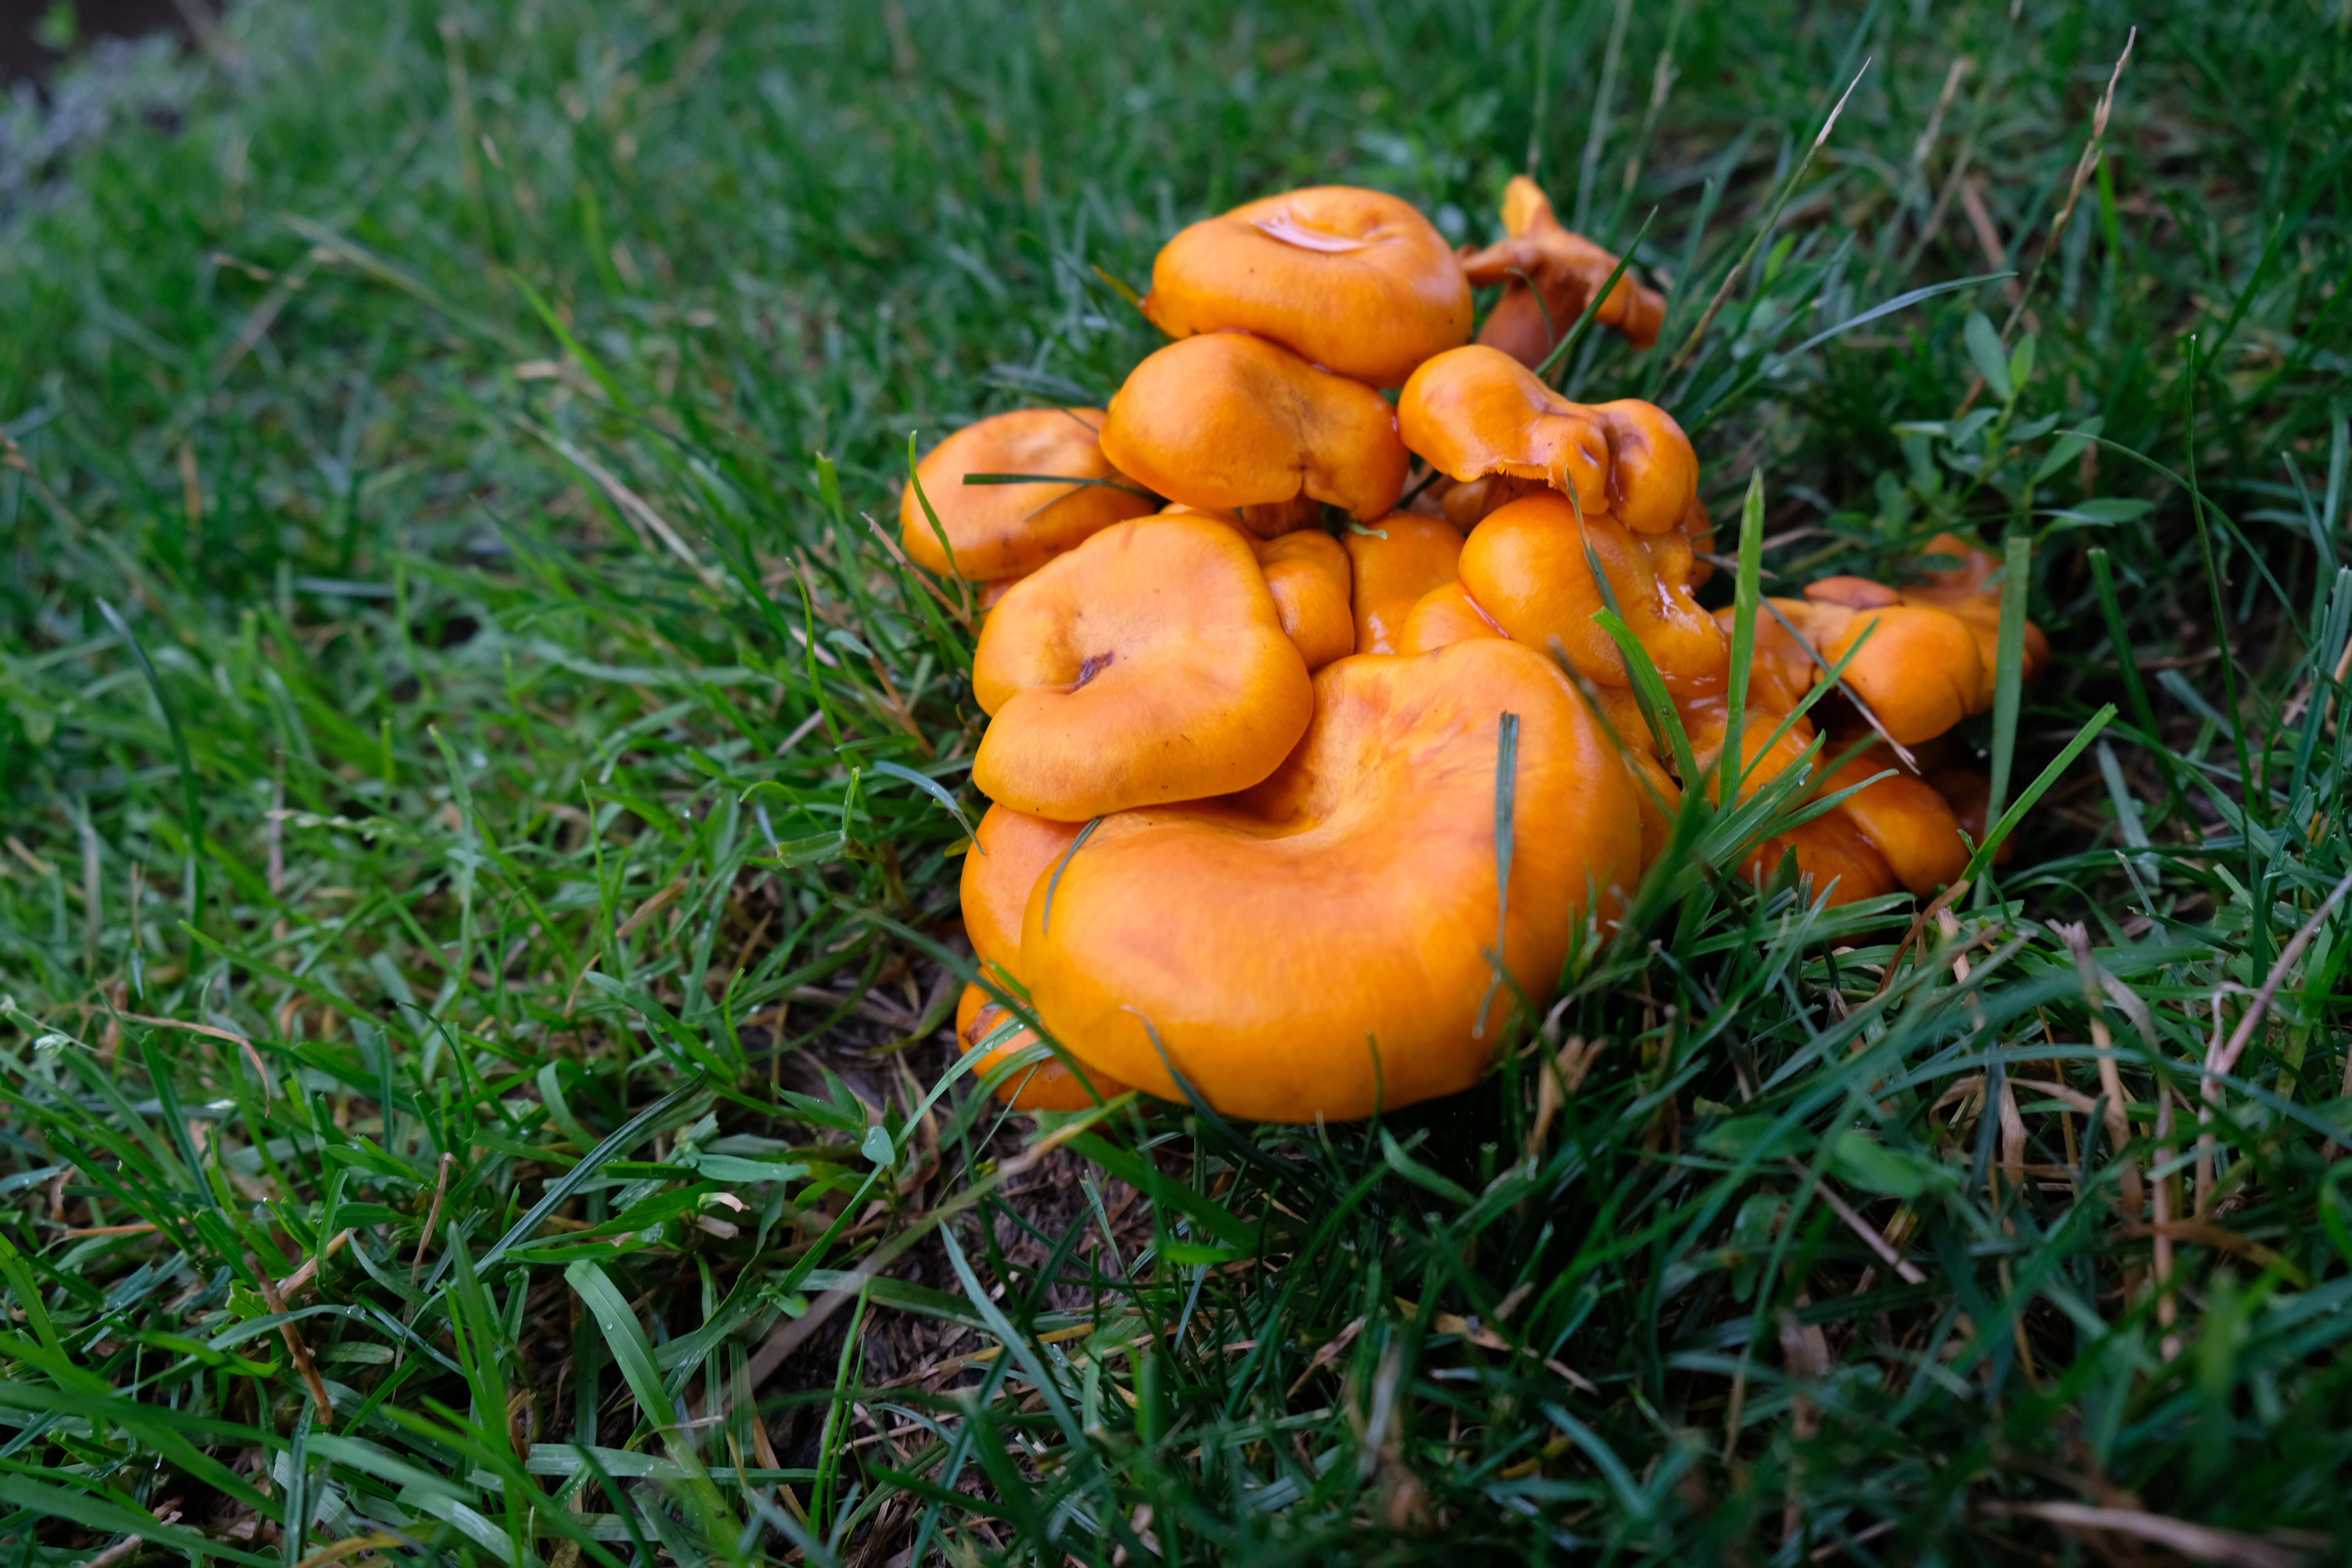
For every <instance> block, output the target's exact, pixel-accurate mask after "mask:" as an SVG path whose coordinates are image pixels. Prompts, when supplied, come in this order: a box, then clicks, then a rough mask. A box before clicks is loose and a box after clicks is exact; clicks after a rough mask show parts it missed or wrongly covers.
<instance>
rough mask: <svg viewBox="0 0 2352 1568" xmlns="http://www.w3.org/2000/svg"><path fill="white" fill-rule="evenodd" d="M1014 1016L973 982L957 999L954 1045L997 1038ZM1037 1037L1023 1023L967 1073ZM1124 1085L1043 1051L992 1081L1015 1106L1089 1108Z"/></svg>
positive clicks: (967, 1051)
mask: <svg viewBox="0 0 2352 1568" xmlns="http://www.w3.org/2000/svg"><path fill="white" fill-rule="evenodd" d="M1015 1022H1016V1020H1015V1019H1014V1018H1013V1015H1012V1014H1011V1013H1010V1012H1008V1011H1006V1009H1005V1007H1004V1005H1003V1003H1001V1002H998V1001H997V1000H996V999H995V998H994V997H992V996H991V995H990V994H988V993H987V992H985V991H983V990H982V989H981V988H980V987H979V986H977V985H967V986H965V987H964V988H963V994H962V995H961V996H960V997H958V998H957V1000H956V1048H957V1049H958V1050H960V1051H961V1052H962V1053H963V1054H964V1055H965V1056H970V1055H971V1053H972V1052H974V1051H976V1050H978V1049H980V1048H981V1047H982V1045H985V1044H986V1043H987V1042H988V1041H989V1040H991V1039H993V1038H995V1037H996V1034H997V1031H998V1030H1000V1029H1002V1028H1003V1026H1005V1025H1007V1024H1012V1023H1015ZM1036 1043H1037V1031H1036V1030H1034V1029H1032V1028H1030V1027H1028V1026H1025V1025H1023V1026H1019V1027H1017V1028H1015V1029H1014V1030H1013V1034H1012V1035H1011V1036H1010V1037H1007V1038H1005V1039H1003V1040H1002V1041H1000V1042H999V1043H998V1044H996V1045H993V1046H990V1047H988V1051H987V1054H985V1055H984V1056H982V1058H980V1060H978V1061H976V1062H974V1063H972V1064H971V1075H972V1077H973V1078H974V1079H980V1078H983V1077H985V1076H986V1075H987V1074H988V1073H989V1072H990V1071H991V1070H992V1068H995V1066H996V1065H997V1064H998V1063H999V1062H1002V1061H1005V1060H1008V1059H1009V1058H1012V1056H1013V1054H1014V1053H1015V1052H1017V1051H1023V1050H1026V1049H1027V1048H1028V1047H1031V1046H1034V1045H1035V1044H1036ZM1126 1092H1127V1086H1126V1085H1125V1084H1123V1083H1116V1082H1114V1081H1112V1080H1111V1079H1109V1078H1108V1077H1106V1076H1104V1075H1103V1074H1101V1073H1099V1072H1096V1073H1088V1072H1086V1071H1085V1070H1084V1069H1083V1068H1077V1067H1076V1066H1074V1065H1073V1064H1072V1063H1069V1062H1066V1061H1065V1060H1063V1059H1062V1058H1060V1057H1057V1056H1056V1057H1047V1058H1045V1060H1044V1061H1042V1062H1039V1063H1038V1064H1037V1065H1036V1066H1034V1067H1033V1068H1030V1069H1029V1070H1028V1071H1027V1072H1025V1073H1016V1074H1014V1075H1013V1077H1011V1078H1009V1079H1005V1080H1004V1081H1003V1083H1001V1084H999V1085H997V1086H996V1098H997V1099H999V1100H1003V1102H1004V1103H1005V1104H1007V1105H1009V1106H1011V1107H1012V1108H1013V1110H1029V1111H1036V1110H1091V1109H1093V1108H1094V1107H1095V1106H1097V1105H1099V1104H1101V1103H1102V1102H1103V1101H1104V1100H1108V1099H1109V1098H1110V1097H1111V1096H1113V1095H1115V1094H1125V1093H1126Z"/></svg>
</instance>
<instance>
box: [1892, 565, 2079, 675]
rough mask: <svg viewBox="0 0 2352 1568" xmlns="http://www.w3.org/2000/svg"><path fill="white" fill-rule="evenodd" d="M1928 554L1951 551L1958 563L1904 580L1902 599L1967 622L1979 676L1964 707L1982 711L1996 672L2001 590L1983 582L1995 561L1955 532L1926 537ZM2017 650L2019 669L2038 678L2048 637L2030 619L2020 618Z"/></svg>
mask: <svg viewBox="0 0 2352 1568" xmlns="http://www.w3.org/2000/svg"><path fill="white" fill-rule="evenodd" d="M1927 554H1930V555H1955V556H1958V558H1959V561H1960V564H1959V565H1958V566H1956V567H1953V568H1951V569H1949V570H1948V571H1942V572H1930V573H1928V574H1927V575H1926V577H1925V578H1923V579H1922V580H1921V581H1919V582H1917V583H1913V584H1907V585H1906V586H1905V587H1904V588H1903V589H1902V590H1901V594H1902V601H1903V603H1905V604H1906V605H1919V606H1922V607H1926V608H1933V609H1939V610H1943V611H1945V612H1946V613H1947V614H1949V615H1954V616H1959V618H1960V619H1961V620H1962V621H1963V622H1965V623H1966V624H1967V626H1968V628H1969V632H1970V633H1971V634H1972V635H1973V636H1974V637H1976V639H1977V660H1978V664H1979V667H1980V668H1981V671H1982V677H1983V679H1982V680H1981V682H1980V684H1979V689H1978V692H1977V700H1976V701H1975V703H1974V704H1973V705H1972V706H1971V707H1970V709H1969V711H1970V712H1972V713H1981V712H1984V711H1985V710H1988V709H1990V707H1991V706H1992V700H1993V687H1994V685H1995V684H1996V683H1997V682H1998V680H1999V679H2000V589H1999V588H1998V587H1988V586H1987V585H1986V584H1988V583H1990V580H1991V578H1992V574H1993V573H1994V572H1996V571H1997V570H1999V569H2000V560H1999V558H1998V557H1996V556H1995V555H1993V553H1992V552H1990V551H1988V550H1984V549H1981V548H1979V547H1978V546H1976V545H1973V544H1970V543H1969V542H1968V541H1966V540H1964V539H1962V538H1961V537H1960V536H1959V535H1958V534H1957V533H1939V534H1937V535H1936V537H1935V538H1933V539H1931V540H1929V541H1928V542H1927ZM2021 651H2022V655H2023V657H2022V658H2021V674H2022V675H2023V676H2024V678H2025V679H2027V680H2032V679H2037V678H2038V677H2040V675H2041V674H2042V671H2043V670H2044V669H2046V668H2049V667H2050V639H2049V637H2046V636H2044V635H2043V634H2042V628H2041V627H2040V626H2035V625H2034V624H2033V623H2032V621H2027V622H2026V623H2025V639H2024V644H2023V647H2022V650H2021Z"/></svg>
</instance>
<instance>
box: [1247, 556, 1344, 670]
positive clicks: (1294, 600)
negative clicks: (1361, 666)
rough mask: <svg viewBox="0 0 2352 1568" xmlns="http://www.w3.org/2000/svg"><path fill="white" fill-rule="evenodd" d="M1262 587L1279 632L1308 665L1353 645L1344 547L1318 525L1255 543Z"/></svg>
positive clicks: (1340, 654)
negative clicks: (1262, 574)
mask: <svg viewBox="0 0 2352 1568" xmlns="http://www.w3.org/2000/svg"><path fill="white" fill-rule="evenodd" d="M1257 562H1258V565H1259V567H1260V568H1261V569H1263V570H1264V571H1265V589H1266V592H1267V593H1269V594H1271V595H1274V611H1275V614H1276V616H1279V617H1280V618H1281V621H1282V630H1283V635H1284V636H1286V637H1289V638H1290V640H1291V642H1292V643H1293V644H1295V645H1296V646H1297V649H1298V656H1299V657H1300V658H1303V659H1305V660H1306V661H1307V668H1308V669H1310V670H1316V669H1320V668H1323V667H1324V666H1325V665H1327V664H1328V663H1330V662H1331V661H1332V660H1333V659H1335V658H1347V657H1348V656H1349V654H1351V653H1353V652H1355V651H1356V622H1355V617H1354V616H1353V615H1352V614H1351V613H1350V612H1349V605H1348V578H1349V569H1348V552H1346V551H1345V550H1342V549H1340V548H1339V541H1338V540H1336V539H1334V538H1332V537H1331V536H1330V535H1329V534H1328V533H1325V532H1324V531H1322V530H1320V529H1302V530H1300V531H1297V532H1295V533H1286V534H1283V535H1282V536H1280V537H1279V538H1276V539H1269V540H1266V541H1265V542H1263V543H1261V544H1259V545H1258V546H1257Z"/></svg>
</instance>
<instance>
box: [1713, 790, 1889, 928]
mask: <svg viewBox="0 0 2352 1568" xmlns="http://www.w3.org/2000/svg"><path fill="white" fill-rule="evenodd" d="M1791 849H1793V850H1795V851H1796V852H1797V869H1798V871H1799V872H1800V873H1801V874H1802V875H1803V876H1805V877H1807V878H1809V879H1811V881H1812V889H1811V897H1813V898H1816V899H1819V898H1822V896H1824V895H1827V897H1828V900H1829V902H1830V905H1831V906H1832V908H1834V907H1835V906H1837V905H1839V904H1852V903H1859V902H1860V901H1861V900H1864V899H1875V898H1878V897H1880V896H1882V895H1884V894H1886V893H1891V892H1893V891H1895V873H1894V872H1893V871H1891V870H1889V869H1888V868H1887V865H1886V861H1885V858H1884V857H1882V856H1881V855H1880V854H1879V853H1878V851H1877V850H1875V849H1874V848H1872V847H1870V841H1869V840H1868V839H1866V838H1864V837H1863V836H1862V833H1861V831H1860V830H1859V829H1857V828H1856V827H1855V826H1854V825H1853V823H1852V822H1851V821H1849V820H1848V819H1847V818H1846V817H1844V816H1842V815H1841V814H1839V813H1837V812H1834V811H1833V812H1831V813H1830V814H1829V815H1828V816H1817V817H1814V818H1813V819H1812V820H1811V821H1810V822H1803V823H1800V824H1798V825H1797V826H1794V827H1792V828H1790V829H1789V831H1788V832H1786V833H1784V834H1781V835H1780V837H1775V838H1767V839H1764V840H1762V841H1761V842H1760V843H1759V844H1758V845H1756V847H1754V848H1752V849H1750V850H1749V851H1748V860H1747V863H1746V864H1745V865H1743V866H1742V867H1741V868H1740V869H1741V870H1742V871H1744V872H1746V873H1747V875H1748V880H1749V881H1751V882H1754V883H1756V884H1758V885H1759V886H1761V885H1762V884H1763V883H1765V882H1767V881H1769V880H1770V879H1771V877H1772V874H1773V873H1774V872H1775V871H1778V870H1779V869H1780V858H1781V857H1782V856H1783V855H1785V854H1786V853H1787V852H1788V851H1790V850H1791Z"/></svg>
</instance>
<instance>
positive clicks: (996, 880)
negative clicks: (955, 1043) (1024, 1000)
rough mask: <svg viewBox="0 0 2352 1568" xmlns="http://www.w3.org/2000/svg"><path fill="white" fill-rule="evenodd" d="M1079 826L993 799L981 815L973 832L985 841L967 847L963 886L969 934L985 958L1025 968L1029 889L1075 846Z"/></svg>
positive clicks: (1011, 969)
mask: <svg viewBox="0 0 2352 1568" xmlns="http://www.w3.org/2000/svg"><path fill="white" fill-rule="evenodd" d="M1078 826H1079V825H1078V824H1076V823H1075V822H1054V821H1050V820H1048V819H1047V818H1045V817H1042V816H1029V815H1027V814H1026V813H1025V812H1019V811H1015V810H1013V808H1012V807H1011V806H1008V805H992V806H990V807H989V808H988V810H987V811H985V812H983V813H982V815H981V818H980V826H979V827H978V829H977V830H975V831H974V833H973V835H972V837H974V838H975V839H976V840H977V841H978V843H979V846H980V847H978V848H976V849H970V850H966V851H965V852H964V858H963V879H962V889H961V890H962V897H963V931H964V935H965V936H966V937H968V938H970V939H971V951H972V956H973V957H975V958H977V959H979V960H980V962H981V963H983V964H987V965H990V966H992V967H993V968H996V969H999V970H1002V971H1003V973H1007V974H1018V973H1020V972H1021V914H1022V911H1023V910H1026V909H1027V908H1028V907H1029V889H1032V888H1034V887H1035V886H1036V885H1037V879H1038V878H1040V877H1043V876H1045V875H1046V874H1047V872H1048V871H1050V870H1051V869H1052V868H1053V864H1054V862H1055V861H1056V860H1058V859H1060V858H1062V857H1063V856H1064V855H1066V854H1067V853H1068V852H1069V847H1070V843H1071V841H1072V840H1073V839H1075V838H1076V837H1077V836H1078Z"/></svg>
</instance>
